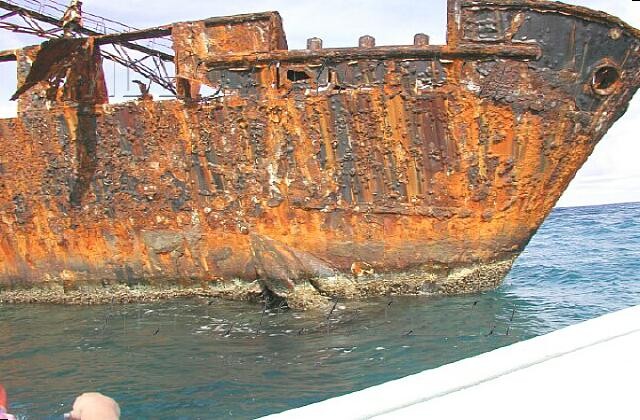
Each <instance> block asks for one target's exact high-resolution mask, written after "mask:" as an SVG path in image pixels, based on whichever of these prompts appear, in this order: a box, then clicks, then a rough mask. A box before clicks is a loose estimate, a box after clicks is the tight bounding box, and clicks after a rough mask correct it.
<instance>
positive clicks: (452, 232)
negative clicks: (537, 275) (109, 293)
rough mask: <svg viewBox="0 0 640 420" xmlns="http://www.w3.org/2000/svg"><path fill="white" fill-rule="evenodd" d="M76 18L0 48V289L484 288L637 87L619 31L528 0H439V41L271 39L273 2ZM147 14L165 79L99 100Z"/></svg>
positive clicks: (626, 38)
mask: <svg viewBox="0 0 640 420" xmlns="http://www.w3.org/2000/svg"><path fill="white" fill-rule="evenodd" d="M84 34H85V35H88V36H84V37H76V38H72V39H64V38H63V39H57V40H51V41H47V42H45V43H44V44H42V45H41V46H36V47H29V48H25V49H19V50H15V51H9V52H5V53H3V54H2V60H16V61H17V63H18V80H19V89H18V92H17V93H16V97H17V98H19V99H18V101H19V115H18V117H17V118H12V119H4V120H0V182H1V185H0V191H2V194H1V196H0V216H1V222H0V232H1V237H0V285H1V287H2V288H3V289H4V290H5V291H6V290H12V289H20V288H25V287H27V288H28V287H34V288H38V289H52V288H54V289H55V288H60V289H62V290H64V291H65V292H66V293H69V291H70V290H77V289H82V290H85V289H84V288H87V287H89V288H91V287H94V288H96V289H108V288H109V287H113V286H115V285H119V284H124V285H127V286H130V287H132V286H135V285H147V286H154V287H160V288H161V287H166V286H167V285H178V286H181V287H185V288H188V287H197V288H199V290H206V291H207V293H211V294H216V293H220V294H226V295H228V296H231V297H236V298H247V297H251V296H254V297H255V296H258V295H260V294H262V295H263V296H269V297H279V298H282V299H286V300H287V301H288V302H289V305H290V306H293V307H305V306H308V305H313V304H318V303H319V302H322V301H323V299H326V298H330V297H341V298H350V297H361V296H372V295H384V294H421V293H461V292H471V291H477V290H484V289H487V288H492V287H495V286H496V285H498V284H499V283H500V282H501V280H502V279H503V278H504V276H505V275H506V274H507V272H508V271H509V269H510V267H511V265H512V263H513V261H514V259H515V258H516V257H517V256H518V254H519V253H520V252H521V251H522V250H523V248H524V247H525V245H526V244H527V243H528V241H529V240H530V238H531V237H532V235H533V234H534V233H535V232H536V230H537V229H538V227H539V226H540V224H541V223H542V222H543V220H544V219H545V217H546V216H547V215H548V214H549V212H550V211H551V209H552V208H553V206H554V203H555V202H556V201H557V200H558V198H559V197H560V195H561V194H562V192H563V191H564V190H565V188H566V187H567V185H568V184H569V182H570V181H571V179H572V178H573V177H574V175H575V173H576V171H577V170H578V169H579V168H580V167H581V165H582V164H583V163H584V162H585V160H586V159H587V157H588V156H589V155H590V153H591V152H592V151H593V148H594V146H595V145H596V144H597V143H598V141H599V140H600V139H601V138H602V136H603V135H604V134H605V132H606V131H607V130H608V129H609V127H611V125H612V124H613V123H614V122H615V121H616V120H617V119H618V118H620V117H621V116H622V115H623V114H624V112H625V110H626V107H627V104H628V103H629V101H630V99H631V98H632V96H633V94H634V93H635V91H636V89H637V88H638V86H639V84H640V71H639V68H638V67H639V64H640V60H639V57H640V32H639V31H638V30H636V29H634V28H632V27H630V26H629V25H627V24H625V23H623V22H622V21H620V20H618V19H617V18H615V17H612V16H609V15H607V14H604V13H602V12H595V11H592V10H589V9H585V8H582V7H575V6H570V5H565V4H562V3H557V2H548V1H533V0H501V1H498V0H494V1H491V0H481V1H480V0H479V1H472V0H450V1H449V4H448V28H447V45H444V46H436V45H429V40H428V37H427V36H426V35H422V34H419V35H416V37H415V42H414V44H413V45H406V46H404V45H403V46H382V47H380V46H375V41H374V39H373V38H371V37H368V36H365V37H362V38H361V39H360V45H359V46H358V47H357V48H323V46H322V41H321V40H319V39H316V38H312V39H310V40H309V43H308V48H307V49H305V50H295V51H294V50H288V49H287V42H286V38H285V33H284V30H283V28H282V24H281V19H280V16H279V15H278V13H275V12H269V13H259V14H250V15H241V16H232V17H220V18H212V19H207V20H202V21H196V22H186V23H176V24H171V25H168V26H162V27H158V28H153V29H150V30H146V31H131V32H127V33H119V34H110V35H100V34H95V33H91V32H89V33H86V32H85V33H84ZM168 35H170V36H171V38H172V41H173V50H174V52H175V56H172V57H170V59H171V60H174V63H175V68H176V78H175V83H174V84H173V86H174V87H175V92H176V98H175V99H173V100H165V101H153V100H150V99H149V98H148V97H145V98H141V99H138V100H133V101H131V102H128V103H124V104H111V105H110V104H108V94H107V90H106V87H105V82H104V76H103V70H102V62H101V54H100V51H101V48H102V46H104V45H107V44H113V43H119V44H125V43H133V42H134V41H136V40H140V39H146V38H150V37H160V36H168ZM133 45H137V44H133ZM202 86H208V87H210V89H212V90H213V91H215V94H214V95H212V96H211V97H209V98H203V97H202V95H201V94H200V93H199V92H200V90H201V89H202Z"/></svg>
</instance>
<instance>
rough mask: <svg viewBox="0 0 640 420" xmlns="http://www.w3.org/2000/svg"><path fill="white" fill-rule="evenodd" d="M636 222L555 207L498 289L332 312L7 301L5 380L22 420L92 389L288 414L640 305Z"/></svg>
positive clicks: (195, 413) (53, 410) (186, 404)
mask: <svg viewBox="0 0 640 420" xmlns="http://www.w3.org/2000/svg"><path fill="white" fill-rule="evenodd" d="M639 220H640V205H639V204H625V205H618V206H605V207H591V208H577V209H558V210H556V211H554V212H553V214H552V215H551V216H550V217H549V219H548V220H547V221H546V222H545V224H544V225H543V226H542V228H541V229H540V230H539V232H538V233H537V234H536V236H535V237H534V238H533V240H532V241H531V243H530V245H529V246H528V247H527V249H526V251H525V252H524V253H523V254H522V256H521V257H520V258H519V259H518V260H517V262H516V264H515V266H514V268H513V270H512V271H511V273H510V274H509V276H508V278H507V279H506V281H505V284H504V285H503V286H502V287H501V288H499V289H497V290H495V291H491V292H488V293H483V294H478V295H470V296H457V297H449V298H443V297H437V298H426V297H389V298H382V299H372V300H367V301H363V302H340V304H339V305H337V306H336V309H335V311H334V313H332V314H331V316H330V317H327V314H318V313H312V312H307V313H294V312H282V311H272V312H267V313H266V316H263V311H262V308H260V307H259V306H255V305H248V304H243V303H237V302H235V303H233V302H225V301H221V300H213V301H212V303H211V305H209V304H208V302H200V301H194V300H183V301H174V302H163V303H153V304H140V305H130V306H117V305H114V306H97V307H70V308H69V307H67V308H65V307H59V306H46V305H42V306H29V305H24V306H0V348H1V349H2V351H1V352H0V372H2V380H3V381H4V382H5V384H6V385H7V386H8V388H9V390H10V392H11V394H12V397H13V407H14V410H15V411H17V412H18V413H19V414H21V415H23V416H24V417H25V418H48V417H51V416H59V415H61V414H62V413H63V412H65V411H68V410H69V406H70V404H71V402H72V398H73V396H74V395H76V394H78V393H80V392H81V391H85V390H99V391H102V392H105V393H107V394H109V395H112V396H113V397H115V398H116V399H117V400H118V401H119V402H120V403H121V404H122V406H123V409H124V413H125V415H126V417H127V418H161V417H165V416H166V414H167V413H171V414H172V416H174V417H176V418H205V417H210V416H215V417H221V416H227V417H228V416H231V417H240V418H247V417H255V416H258V415H262V414H267V413H273V412H277V411H282V410H285V409H287V408H291V407H295V406H300V405H303V404H308V403H311V402H314V401H319V400H322V399H325V398H328V397H332V396H336V395H340V394H344V393H346V392H350V391H353V390H357V389H362V388H364V387H367V386H371V385H375V384H379V383H382V382H385V381H388V380H391V379H396V378H399V377H402V376H406V375H408V374H412V373H416V372H419V371H422V370H424V369H428V368H432V367H436V366H440V365H443V364H446V363H451V362H453V361H456V360H459V359H463V358H465V357H470V356H474V355H477V354H479V353H482V352H485V351H489V350H492V349H495V348H497V347H501V346H505V345H508V344H511V343H514V342H517V341H520V340H523V339H527V338H530V337H533V336H536V335H539V334H544V333H546V332H549V331H552V330H555V329H558V328H561V327H564V326H566V325H570V324H573V323H576V322H580V321H583V320H586V319H589V318H593V317H595V316H598V315H601V314H604V313H606V312H610V311H614V310H617V309H621V308H623V307H627V306H631V305H636V304H638V303H640V274H638V273H640V261H639V260H640V259H639V258H638V255H640V223H639V222H638V221H639Z"/></svg>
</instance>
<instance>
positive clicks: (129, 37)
mask: <svg viewBox="0 0 640 420" xmlns="http://www.w3.org/2000/svg"><path fill="white" fill-rule="evenodd" d="M168 35H171V26H170V25H169V26H160V27H157V28H151V29H144V30H139V31H131V32H122V33H117V34H108V35H96V36H94V37H93V38H94V40H95V43H96V44H97V45H105V44H125V43H127V42H131V41H139V40H142V39H151V38H160V37H163V36H168ZM154 54H155V53H154ZM150 55H153V54H150Z"/></svg>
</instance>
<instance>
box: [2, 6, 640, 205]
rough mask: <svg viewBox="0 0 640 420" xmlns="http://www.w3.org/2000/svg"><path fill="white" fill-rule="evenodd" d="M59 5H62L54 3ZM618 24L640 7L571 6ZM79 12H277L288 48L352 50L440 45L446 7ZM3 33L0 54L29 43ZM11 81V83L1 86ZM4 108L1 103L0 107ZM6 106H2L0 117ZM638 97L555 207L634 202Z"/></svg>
mask: <svg viewBox="0 0 640 420" xmlns="http://www.w3.org/2000/svg"><path fill="white" fill-rule="evenodd" d="M58 1H61V2H64V0H58ZM569 2H570V3H573V4H578V5H582V6H586V7H591V8H594V9H599V10H603V11H605V12H607V13H610V14H612V15H615V16H619V17H621V18H622V19H623V20H625V21H626V22H628V23H629V24H632V25H635V26H636V27H640V2H632V1H629V0H618V1H610V0H573V1H569ZM84 4H85V10H86V11H88V12H91V13H94V14H97V15H101V16H106V17H109V18H113V19H115V20H119V21H123V22H126V23H128V24H130V25H132V26H135V27H141V28H143V27H152V26H156V25H161V24H166V23H170V22H175V21H185V20H195V19H202V18H205V17H209V16H223V15H231V14H237V13H247V12H258V11H265V10H278V11H280V13H281V15H282V16H283V19H284V25H285V30H286V32H287V38H288V41H289V46H290V48H292V49H295V48H304V46H305V44H306V42H305V41H306V39H307V38H309V37H312V36H319V37H321V38H323V39H324V41H325V46H354V45H356V43H357V40H358V37H359V36H361V35H364V34H369V35H373V36H375V37H376V40H377V43H378V45H385V44H386V45H389V44H409V43H411V42H412V39H413V35H414V34H415V33H417V32H425V33H427V34H429V35H431V39H432V43H434V44H438V43H439V44H441V43H444V39H445V36H444V34H445V26H446V0H431V1H422V2H416V1H413V0H397V1H393V2H390V1H388V0H352V1H346V2H345V1H343V0H325V1H322V2H318V1H311V0H297V1H295V2H294V1H290V0H236V1H232V2H222V1H210V0H191V1H183V2H180V3H176V1H175V0H156V1H154V2H153V6H152V7H150V2H149V1H148V0H110V1H108V2H105V1H104V0H85V2H84ZM34 42H35V39H34V38H28V39H25V38H24V37H22V36H18V35H15V34H12V33H8V32H3V36H2V37H0V49H7V48H12V47H15V46H18V45H26V44H28V43H34ZM0 78H1V79H0V80H3V83H2V84H0V97H1V98H7V97H8V96H9V95H10V93H12V92H13V90H14V89H15V84H14V83H12V82H11V80H15V64H13V67H9V66H7V64H6V63H5V64H0ZM6 80H9V82H6ZM2 103H4V102H2V101H0V104H2ZM7 106H10V105H0V112H4V110H6V109H7ZM638 127H640V96H639V97H636V98H635V99H634V100H633V102H632V104H631V106H630V108H629V111H628V112H627V114H626V115H625V116H624V117H623V118H622V119H621V120H620V121H618V122H617V123H616V125H614V127H613V128H612V129H611V130H610V131H609V133H608V134H607V135H606V136H605V138H604V139H603V140H602V141H601V142H600V144H599V145H598V146H597V147H596V150H595V152H594V153H593V155H592V156H591V157H590V158H589V160H588V161H587V163H586V164H585V165H584V167H583V168H582V169H581V170H580V172H579V173H578V175H577V176H576V178H575V179H574V181H573V182H572V183H571V185H570V187H569V189H568V190H567V191H566V193H565V194H564V196H563V197H562V199H561V200H560V203H559V204H560V205H563V206H569V205H583V204H600V203H607V202H615V201H640V188H639V186H640V170H639V169H638V168H640V165H638V164H637V156H640V141H639V140H637V139H638V134H637V131H638Z"/></svg>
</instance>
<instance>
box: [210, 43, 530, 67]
mask: <svg viewBox="0 0 640 420" xmlns="http://www.w3.org/2000/svg"><path fill="white" fill-rule="evenodd" d="M540 52H541V49H540V47H539V46H537V45H529V44H516V45H508V46H505V45H472V44H467V45H459V46H458V47H456V48H449V47H447V46H442V45H428V46H423V47H415V46H390V47H374V48H367V49H363V48H324V49H319V50H298V51H273V52H268V53H256V54H250V55H247V54H235V55H234V54H229V55H224V56H223V57H216V58H215V59H210V60H208V61H207V62H206V63H205V64H206V65H207V66H208V67H210V68H229V67H236V66H247V65H261V64H269V63H273V62H274V61H279V62H284V63H303V62H309V61H325V60H327V61H336V62H337V61H349V60H364V59H371V60H386V59H442V60H453V59H461V58H469V59H474V58H482V57H492V58H513V59H517V60H535V59H536V58H538V57H539V56H540Z"/></svg>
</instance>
